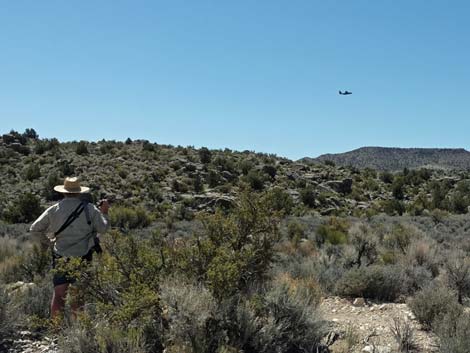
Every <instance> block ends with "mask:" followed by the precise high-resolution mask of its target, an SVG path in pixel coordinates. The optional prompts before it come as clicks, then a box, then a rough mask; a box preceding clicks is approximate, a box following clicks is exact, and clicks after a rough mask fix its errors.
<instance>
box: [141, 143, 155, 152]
mask: <svg viewBox="0 0 470 353" xmlns="http://www.w3.org/2000/svg"><path fill="white" fill-rule="evenodd" d="M156 150H157V149H156V146H155V145H154V144H153V143H150V142H149V141H144V142H143V143H142V151H146V152H155V151H156Z"/></svg>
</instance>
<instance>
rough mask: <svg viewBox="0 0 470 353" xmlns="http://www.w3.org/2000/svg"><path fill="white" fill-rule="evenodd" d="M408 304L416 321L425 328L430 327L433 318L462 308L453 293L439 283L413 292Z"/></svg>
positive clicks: (435, 318)
mask: <svg viewBox="0 0 470 353" xmlns="http://www.w3.org/2000/svg"><path fill="white" fill-rule="evenodd" d="M408 305H409V307H410V308H411V310H412V311H413V313H414V314H415V316H416V318H417V319H418V321H419V322H420V323H421V324H423V326H424V327H425V328H427V329H430V328H431V327H432V325H433V323H434V320H441V318H442V316H443V315H445V314H446V313H450V312H460V311H461V310H462V308H461V306H460V305H459V303H458V302H457V298H456V296H455V293H453V292H452V291H451V290H450V289H448V288H445V287H443V286H440V285H430V286H428V287H426V288H423V289H422V290H420V291H419V292H417V293H416V294H415V296H414V297H413V298H412V299H411V300H410V301H409V303H408Z"/></svg>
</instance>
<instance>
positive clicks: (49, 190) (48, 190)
mask: <svg viewBox="0 0 470 353" xmlns="http://www.w3.org/2000/svg"><path fill="white" fill-rule="evenodd" d="M60 184H62V180H61V179H60V178H59V175H58V174H57V173H54V172H52V173H50V174H49V175H48V177H47V180H46V182H45V183H44V187H43V189H42V195H43V196H44V197H45V199H46V200H47V201H57V200H59V199H60V198H61V197H62V196H61V195H60V193H58V192H57V191H54V186H56V185H60Z"/></svg>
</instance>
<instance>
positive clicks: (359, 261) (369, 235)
mask: <svg viewBox="0 0 470 353" xmlns="http://www.w3.org/2000/svg"><path fill="white" fill-rule="evenodd" d="M348 238H349V242H350V244H351V245H352V246H353V248H354V250H355V254H354V255H355V256H354V261H353V263H352V264H353V265H357V267H361V265H363V264H364V265H366V266H368V265H370V264H372V263H374V262H375V260H376V258H377V241H376V239H375V234H374V233H373V231H372V229H371V228H370V227H369V226H367V225H366V224H363V223H362V224H355V225H353V226H352V227H351V228H350V229H349V232H348ZM364 262H365V263H364Z"/></svg>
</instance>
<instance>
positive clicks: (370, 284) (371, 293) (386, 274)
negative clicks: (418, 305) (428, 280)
mask: <svg viewBox="0 0 470 353" xmlns="http://www.w3.org/2000/svg"><path fill="white" fill-rule="evenodd" d="M403 283H404V277H403V274H402V272H401V271H400V269H399V268H398V267H397V266H393V265H392V266H378V265H373V266H369V267H360V268H355V269H352V270H349V271H347V272H346V273H345V274H344V275H343V277H342V278H341V279H340V280H339V281H338V283H337V285H336V293H337V294H338V295H341V296H346V297H364V298H370V299H377V300H382V301H394V300H396V299H398V297H399V296H400V295H402V294H405V293H406V292H407V288H404V287H403Z"/></svg>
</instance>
